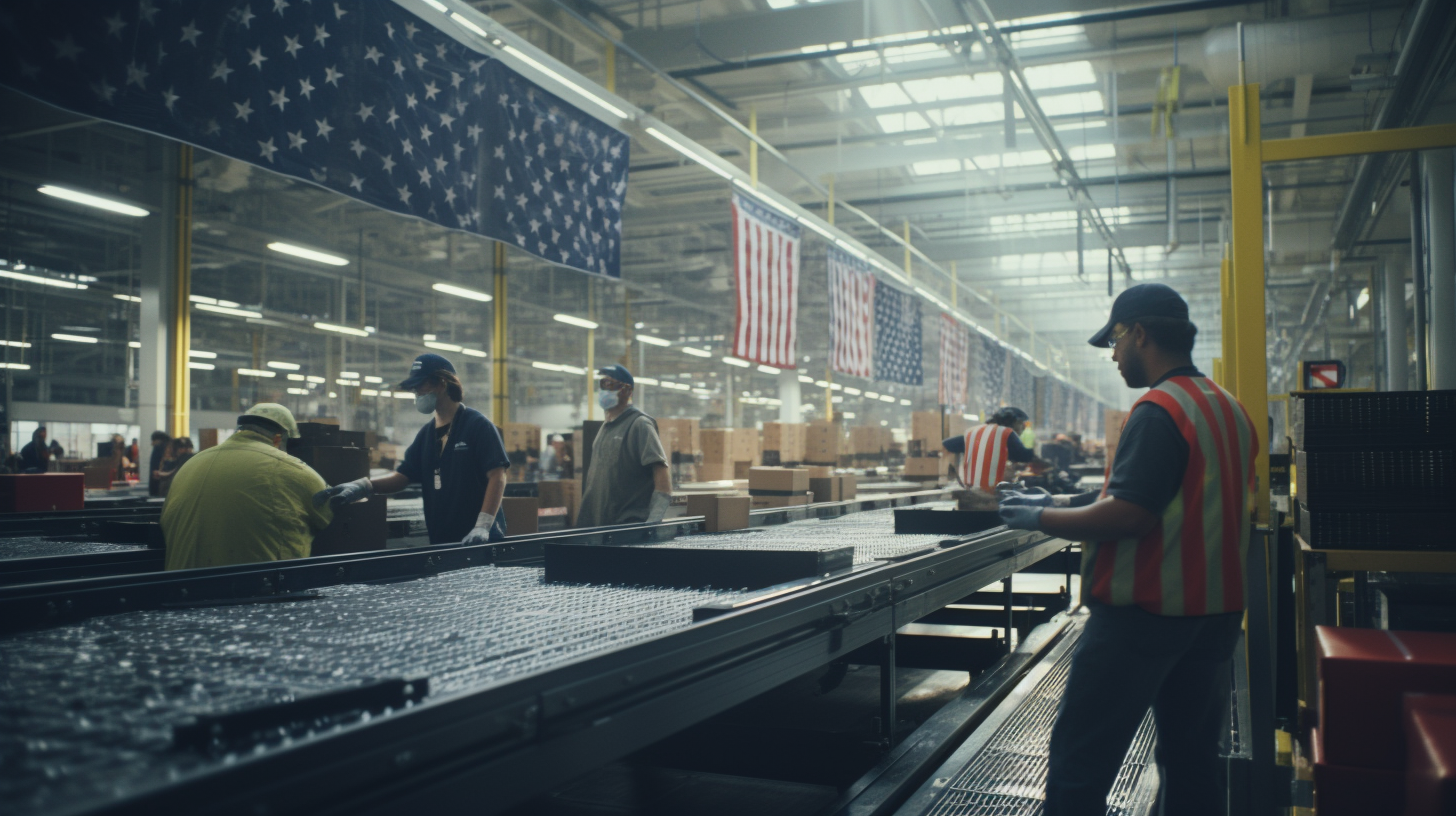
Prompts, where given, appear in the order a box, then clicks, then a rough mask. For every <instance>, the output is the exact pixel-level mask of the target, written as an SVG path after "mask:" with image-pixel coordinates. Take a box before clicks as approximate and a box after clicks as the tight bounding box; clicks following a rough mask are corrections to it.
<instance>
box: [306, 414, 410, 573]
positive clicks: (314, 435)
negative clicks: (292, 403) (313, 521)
mask: <svg viewBox="0 0 1456 816" xmlns="http://www.w3.org/2000/svg"><path fill="white" fill-rule="evenodd" d="M298 432H299V434H300V435H301V437H300V438H299V439H290V440H288V452H289V453H290V454H292V455H294V456H297V457H298V458H299V459H302V460H303V462H304V464H306V465H308V466H309V467H311V468H313V469H314V470H316V471H318V474H319V475H320V476H322V477H324V481H325V482H328V483H329V484H331V485H336V484H342V483H344V482H352V481H353V480H355V479H361V478H363V477H365V476H368V475H369V449H368V448H367V447H366V444H367V440H366V434H365V432H364V431H342V430H339V426H337V425H326V424H324V423H320V422H300V423H299V424H298ZM386 502H387V499H385V497H383V496H374V497H372V498H370V499H369V500H367V501H362V502H355V503H353V504H348V505H345V506H343V507H336V508H334V521H333V523H332V524H330V525H329V526H328V528H327V529H325V530H324V531H323V532H321V533H319V534H318V535H317V536H314V540H313V554H314V555H336V554H338V553H348V552H363V551H365V550H382V549H384V547H385V541H386V540H387V539H388V538H389V523H388V519H387V518H386V515H387V514H386Z"/></svg>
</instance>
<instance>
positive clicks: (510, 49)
mask: <svg viewBox="0 0 1456 816" xmlns="http://www.w3.org/2000/svg"><path fill="white" fill-rule="evenodd" d="M450 19H452V20H454V21H455V22H457V23H460V24H461V25H464V26H465V27H466V28H470V29H472V30H474V31H477V32H479V33H480V35H481V36H489V35H487V34H486V33H485V32H484V31H481V30H480V29H479V28H478V27H476V26H475V25H474V24H470V25H466V21H465V18H464V17H461V16H460V15H459V14H451V15H450ZM502 50H503V51H505V52H506V53H507V54H510V55H511V56H513V57H515V58H516V59H518V60H520V61H522V62H524V63H526V64H527V65H529V66H531V67H532V68H535V69H536V70H538V71H540V72H541V73H543V74H545V75H547V76H549V77H551V78H552V79H554V80H556V81H557V82H560V83H561V84H562V85H565V86H566V87H568V88H570V89H572V90H573V91H576V92H577V93H579V94H581V95H582V96H584V97H586V98H587V99H590V100H591V101H593V102H595V103H597V104H598V105H600V106H602V107H603V108H606V109H607V110H609V111H611V112H612V113H614V114H616V116H617V118H618V119H630V118H632V117H630V116H628V115H627V112H626V111H624V110H622V109H621V108H619V107H617V106H616V105H613V104H612V103H610V102H608V101H607V100H605V99H603V98H601V97H600V96H597V95H596V94H594V93H592V92H591V91H588V90H587V89H586V88H583V87H582V86H580V85H578V84H576V83H575V82H572V81H571V80H569V79H567V78H566V77H564V76H562V75H561V74H558V73H556V72H555V71H553V70H551V69H550V68H547V67H546V66H545V65H542V64H541V63H540V62H537V61H536V60H535V59H533V58H532V57H531V56H529V55H528V54H526V52H524V51H522V50H521V49H519V48H517V47H515V46H514V45H507V46H506V47H505V48H503V49H502ZM649 132H650V131H649Z"/></svg>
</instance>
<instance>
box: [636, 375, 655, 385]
mask: <svg viewBox="0 0 1456 816" xmlns="http://www.w3.org/2000/svg"><path fill="white" fill-rule="evenodd" d="M633 381H634V382H639V383H642V384H643V385H657V384H658V383H657V379H656V378H654V377H636V378H634V380H633Z"/></svg>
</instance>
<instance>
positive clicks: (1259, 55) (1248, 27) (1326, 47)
mask: <svg viewBox="0 0 1456 816" xmlns="http://www.w3.org/2000/svg"><path fill="white" fill-rule="evenodd" d="M1398 20H1399V14H1398V13H1397V12H1393V11H1381V12H1376V13H1375V14H1373V15H1366V14H1347V15H1342V16H1339V17H1322V18H1315V19H1310V20H1288V21H1278V22H1270V23H1245V24H1244V48H1245V52H1246V55H1247V57H1246V64H1247V76H1248V81H1249V82H1257V83H1259V84H1261V85H1268V84H1269V83H1271V82H1277V81H1279V80H1282V79H1293V78H1294V77H1296V76H1299V75H1300V74H1314V75H1315V76H1325V77H1329V76H1340V77H1349V76H1350V73H1351V68H1352V66H1354V65H1355V63H1356V61H1357V59H1358V58H1360V57H1362V56H1368V55H1370V54H1372V53H1378V52H1381V51H1385V50H1388V49H1390V48H1392V47H1394V43H1393V41H1392V38H1393V36H1394V33H1395V26H1396V23H1397V22H1398ZM1193 61H1194V62H1195V63H1199V62H1201V63H1202V65H1201V66H1200V67H1201V68H1202V69H1203V75H1204V76H1205V77H1207V78H1208V81H1209V82H1210V83H1211V84H1212V85H1213V86H1214V87H1215V88H1223V87H1228V86H1231V85H1237V84H1238V82H1239V35H1238V31H1237V29H1236V28H1235V27H1234V26H1228V27H1225V28H1215V29H1213V30H1212V31H1209V32H1207V33H1206V34H1204V35H1203V51H1202V53H1199V52H1197V51H1195V52H1194V53H1193Z"/></svg>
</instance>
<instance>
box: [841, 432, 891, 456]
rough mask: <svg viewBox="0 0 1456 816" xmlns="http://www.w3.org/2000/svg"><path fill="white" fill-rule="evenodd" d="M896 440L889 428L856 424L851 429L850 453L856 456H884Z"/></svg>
mask: <svg viewBox="0 0 1456 816" xmlns="http://www.w3.org/2000/svg"><path fill="white" fill-rule="evenodd" d="M894 441H895V440H894V436H893V435H892V434H891V433H890V429H889V428H881V427H879V426H875V425H856V426H854V427H852V428H850V429H849V443H850V453H852V454H854V455H856V456H869V457H876V456H883V455H884V454H885V451H888V450H889V449H890V447H891V445H893V444H894Z"/></svg>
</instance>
